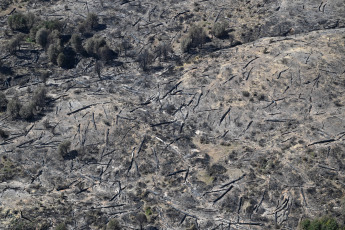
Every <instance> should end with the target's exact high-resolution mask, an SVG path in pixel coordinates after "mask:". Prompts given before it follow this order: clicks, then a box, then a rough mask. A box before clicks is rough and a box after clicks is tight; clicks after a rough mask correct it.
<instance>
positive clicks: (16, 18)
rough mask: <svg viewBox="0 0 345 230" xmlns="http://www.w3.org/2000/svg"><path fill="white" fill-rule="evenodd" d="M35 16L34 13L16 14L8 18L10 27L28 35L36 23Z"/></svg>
mask: <svg viewBox="0 0 345 230" xmlns="http://www.w3.org/2000/svg"><path fill="white" fill-rule="evenodd" d="M35 20H36V18H35V15H34V14H32V13H28V14H22V13H15V14H13V15H11V16H9V17H8V20H7V22H8V26H9V27H10V28H11V29H12V30H17V31H20V32H24V33H28V32H29V31H30V29H31V28H32V27H33V25H34V23H35Z"/></svg>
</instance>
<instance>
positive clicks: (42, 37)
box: [35, 28, 49, 48]
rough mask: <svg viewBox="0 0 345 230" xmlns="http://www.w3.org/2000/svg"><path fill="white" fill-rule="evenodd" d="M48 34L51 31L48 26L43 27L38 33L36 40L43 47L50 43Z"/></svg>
mask: <svg viewBox="0 0 345 230" xmlns="http://www.w3.org/2000/svg"><path fill="white" fill-rule="evenodd" d="M48 36H49V31H48V30H47V29H46V28H41V29H39V30H38V31H37V33H36V36H35V41H36V43H37V44H39V45H40V46H42V48H46V46H47V45H48Z"/></svg>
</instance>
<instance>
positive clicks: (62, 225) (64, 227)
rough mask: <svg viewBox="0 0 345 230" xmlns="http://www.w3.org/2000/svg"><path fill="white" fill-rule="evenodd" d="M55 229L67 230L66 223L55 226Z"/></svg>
mask: <svg viewBox="0 0 345 230" xmlns="http://www.w3.org/2000/svg"><path fill="white" fill-rule="evenodd" d="M55 230H67V227H66V224H65V223H61V224H59V225H58V226H56V228H55Z"/></svg>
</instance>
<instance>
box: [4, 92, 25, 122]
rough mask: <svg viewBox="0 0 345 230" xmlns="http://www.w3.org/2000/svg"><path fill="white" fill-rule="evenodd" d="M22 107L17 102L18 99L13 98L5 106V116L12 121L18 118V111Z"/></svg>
mask: <svg viewBox="0 0 345 230" xmlns="http://www.w3.org/2000/svg"><path fill="white" fill-rule="evenodd" d="M21 107H22V104H21V103H20V102H19V100H18V98H16V97H14V98H13V99H12V100H10V101H9V102H8V104H7V114H8V115H9V117H10V118H11V119H12V120H14V119H16V118H18V117H19V111H20V109H21Z"/></svg>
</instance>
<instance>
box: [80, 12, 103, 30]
mask: <svg viewBox="0 0 345 230" xmlns="http://www.w3.org/2000/svg"><path fill="white" fill-rule="evenodd" d="M98 21H99V19H98V16H97V15H96V14H92V13H91V14H88V15H87V18H86V20H85V22H84V23H85V26H86V28H87V29H89V30H94V29H97V27H98V26H99V23H98Z"/></svg>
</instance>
